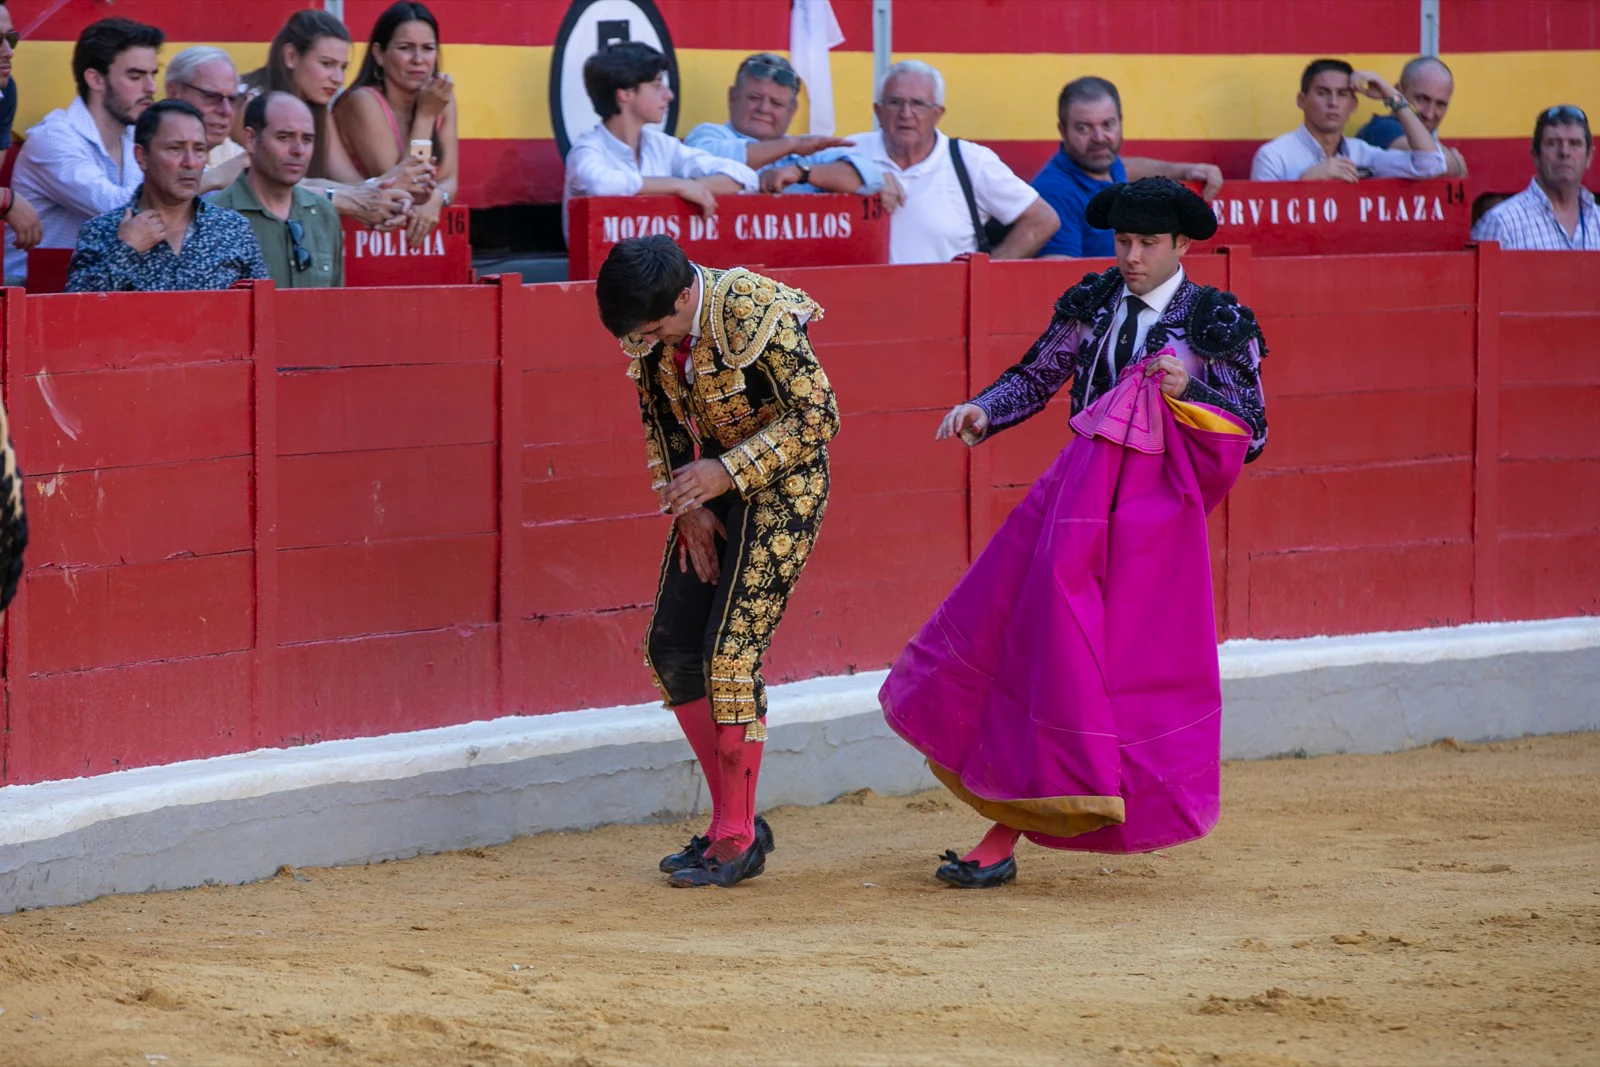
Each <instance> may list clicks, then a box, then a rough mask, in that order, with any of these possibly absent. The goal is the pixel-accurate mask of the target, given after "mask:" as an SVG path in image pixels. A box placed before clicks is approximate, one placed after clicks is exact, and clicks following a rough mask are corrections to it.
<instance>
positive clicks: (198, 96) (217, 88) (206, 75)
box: [166, 44, 245, 193]
mask: <svg viewBox="0 0 1600 1067" xmlns="http://www.w3.org/2000/svg"><path fill="white" fill-rule="evenodd" d="M166 86H167V98H168V99H169V100H186V101H188V102H189V103H191V104H193V105H194V106H195V107H197V108H199V109H200V114H202V115H204V116H205V119H206V173H205V176H204V177H203V178H202V179H201V180H200V184H201V192H202V193H209V192H211V191H212V190H215V189H222V188H224V187H226V186H227V185H228V184H229V183H230V182H232V181H233V179H235V178H237V177H238V176H239V174H240V172H242V171H243V170H244V168H245V159H244V149H243V148H241V147H240V146H239V144H238V143H237V142H235V141H234V140H233V138H232V137H231V136H230V131H232V129H233V114H234V110H235V108H236V105H237V103H238V99H239V71H238V68H236V67H235V66H234V65H233V60H232V59H231V58H230V57H229V56H228V53H227V52H224V51H223V50H222V49H220V48H216V47H214V46H212V45H208V44H197V45H195V46H193V47H192V48H185V49H184V50H183V51H181V52H179V53H178V54H177V55H175V56H173V57H172V61H171V62H170V63H168V64H167V70H166Z"/></svg>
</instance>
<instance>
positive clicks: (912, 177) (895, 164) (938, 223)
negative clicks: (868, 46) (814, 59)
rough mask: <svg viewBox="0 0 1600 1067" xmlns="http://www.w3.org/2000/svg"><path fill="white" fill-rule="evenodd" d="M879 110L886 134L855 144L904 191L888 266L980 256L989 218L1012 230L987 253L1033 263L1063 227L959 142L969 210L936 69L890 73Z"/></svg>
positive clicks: (906, 63)
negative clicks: (943, 125)
mask: <svg viewBox="0 0 1600 1067" xmlns="http://www.w3.org/2000/svg"><path fill="white" fill-rule="evenodd" d="M874 110H875V111H876V112H877V116H878V125H879V126H880V127H881V129H880V130H879V131H878V132H876V133H861V134H856V135H855V136H854V137H851V138H850V140H851V141H854V142H855V151H856V152H858V153H860V154H861V155H864V156H866V157H867V158H868V159H870V160H872V162H874V163H876V164H878V165H879V166H880V167H882V168H883V169H884V170H885V171H886V172H887V173H889V174H892V175H894V176H895V178H897V179H898V180H899V182H900V185H901V187H902V188H903V189H904V190H905V203H904V204H903V205H901V207H900V208H899V209H898V210H897V211H895V212H894V214H893V215H892V216H890V221H889V262H890V263H945V262H948V261H949V260H951V259H954V258H955V257H956V256H958V255H961V254H962V253H963V252H976V251H977V250H978V247H979V245H978V240H979V238H978V227H979V226H981V225H983V224H984V223H987V222H988V221H989V220H991V219H994V220H998V221H999V222H1000V223H1002V224H1004V225H1007V226H1010V227H1011V230H1010V232H1009V233H1007V234H1006V236H1005V237H1004V239H1003V240H1001V241H1000V243H999V244H998V245H996V246H995V247H994V248H992V249H990V253H989V254H990V255H992V256H993V257H994V258H996V259H1028V258H1030V257H1032V256H1033V255H1034V254H1035V253H1036V252H1038V251H1039V249H1041V248H1043V247H1044V243H1045V242H1046V241H1048V240H1049V239H1050V237H1051V235H1052V234H1054V233H1055V232H1056V230H1057V229H1059V228H1060V226H1061V220H1060V219H1059V218H1057V217H1056V213H1055V210H1054V209H1053V208H1051V207H1050V205H1049V204H1047V203H1045V201H1044V200H1043V199H1041V198H1040V196H1039V194H1038V193H1037V192H1036V191H1035V190H1034V188H1033V187H1032V186H1031V185H1029V184H1028V183H1027V182H1025V181H1023V180H1022V179H1021V178H1019V177H1017V176H1016V175H1015V174H1013V173H1012V172H1011V168H1009V167H1007V166H1006V165H1005V164H1004V163H1002V162H1001V161H1000V157H999V156H997V155H995V154H994V152H993V151H992V150H990V149H988V148H985V147H984V146H983V145H980V144H974V143H973V142H971V141H962V142H961V143H960V146H959V151H960V153H961V162H962V164H963V165H964V167H965V169H966V172H967V175H968V177H969V179H970V182H971V185H972V200H973V204H972V207H971V208H969V207H968V204H967V197H966V194H965V193H964V192H963V190H962V188H961V179H960V177H959V176H958V175H957V172H956V167H955V159H954V157H953V156H952V154H951V144H950V138H949V137H946V136H945V135H944V134H943V133H940V132H939V120H940V119H941V118H942V117H943V116H944V77H943V75H941V74H940V73H939V72H938V71H937V70H935V69H934V68H933V67H930V66H929V65H928V64H926V63H923V62H920V61H918V60H915V59H906V60H901V61H900V62H899V63H896V64H894V65H893V66H891V67H890V68H889V70H888V73H887V74H886V75H885V76H884V79H883V83H882V84H881V85H880V86H879V88H878V102H877V103H876V104H875V105H874ZM974 211H976V213H977V215H978V222H977V225H974V221H973V213H974Z"/></svg>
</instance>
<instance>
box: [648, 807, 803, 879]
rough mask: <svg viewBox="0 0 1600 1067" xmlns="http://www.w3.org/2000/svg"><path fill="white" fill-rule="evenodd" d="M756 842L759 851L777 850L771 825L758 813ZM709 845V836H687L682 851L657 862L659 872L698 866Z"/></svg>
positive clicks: (669, 872)
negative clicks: (687, 838) (687, 841)
mask: <svg viewBox="0 0 1600 1067" xmlns="http://www.w3.org/2000/svg"><path fill="white" fill-rule="evenodd" d="M756 843H757V844H759V845H760V846H761V851H762V852H764V853H766V854H768V855H771V854H772V853H774V852H776V851H777V850H778V846H777V845H775V844H773V843H772V827H770V826H768V825H767V820H765V819H763V818H762V817H761V816H759V815H757V816H756ZM710 847H711V838H709V837H691V838H689V843H688V844H687V845H685V846H684V848H683V851H682V852H674V853H673V854H672V855H670V856H663V857H662V859H661V863H660V864H659V866H660V867H661V872H662V873H663V874H671V873H672V872H673V871H682V870H687V869H688V868H690V867H698V866H700V862H701V860H703V859H705V855H706V849H708V848H710Z"/></svg>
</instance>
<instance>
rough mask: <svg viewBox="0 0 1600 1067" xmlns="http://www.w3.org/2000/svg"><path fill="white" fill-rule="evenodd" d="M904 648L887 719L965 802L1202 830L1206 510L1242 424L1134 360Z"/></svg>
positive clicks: (1149, 842) (1046, 825)
mask: <svg viewBox="0 0 1600 1067" xmlns="http://www.w3.org/2000/svg"><path fill="white" fill-rule="evenodd" d="M1072 427H1073V429H1074V430H1075V431H1076V432H1077V434H1078V436H1077V437H1075V438H1074V439H1073V440H1072V441H1071V443H1069V444H1068V445H1067V447H1066V448H1065V449H1063V450H1062V452H1061V455H1060V456H1059V457H1058V458H1057V459H1056V461H1055V463H1054V464H1052V465H1051V467H1050V469H1049V470H1047V471H1046V472H1045V473H1044V474H1043V475H1042V476H1041V477H1040V478H1039V480H1038V481H1037V482H1035V483H1034V485H1033V489H1032V490H1031V491H1030V492H1029V493H1028V496H1027V498H1026V499H1025V500H1023V502H1022V503H1021V504H1019V505H1018V506H1017V508H1016V510H1014V511H1013V512H1012V513H1011V515H1010V516H1009V517H1008V518H1007V519H1006V521H1005V523H1004V525H1002V526H1001V527H1000V530H999V531H998V532H997V533H996V534H995V536H994V539H993V540H992V541H991V542H990V543H989V546H988V547H987V548H985V549H984V551H983V553H982V555H980V556H979V557H978V559H977V561H976V562H975V563H973V565H972V568H971V569H970V570H969V571H968V572H967V573H966V575H965V576H964V577H963V578H962V579H961V581H960V582H959V583H958V584H957V585H956V587H955V589H954V590H953V591H952V592H951V593H950V595H949V597H947V598H946V599H945V602H944V603H943V604H942V605H941V606H940V607H939V609H938V610H937V611H936V612H934V614H933V617H932V618H931V619H929V620H928V622H927V623H926V624H925V625H924V626H923V627H922V630H921V631H920V632H919V633H918V634H917V636H916V637H915V638H913V639H912V641H911V643H910V644H909V645H907V646H906V649H905V651H904V652H902V653H901V654H900V658H899V659H898V660H897V661H896V662H895V665H894V667H893V669H892V670H891V671H890V672H889V678H888V680H887V681H886V682H884V685H883V689H882V691H881V693H880V694H879V699H880V701H881V702H882V704H883V711H884V717H885V718H886V719H887V720H888V722H889V725H890V726H891V727H893V728H894V729H895V731H896V732H897V733H899V734H900V736H901V737H903V738H905V739H906V740H907V741H908V742H910V743H911V744H912V745H913V746H914V747H915V748H916V749H917V750H918V751H920V752H921V753H922V754H923V755H925V756H927V757H928V763H929V766H930V767H931V768H932V769H933V772H934V774H935V775H936V776H937V777H938V778H939V779H940V781H942V782H943V783H944V784H945V785H946V786H947V787H949V788H950V790H951V791H952V792H954V793H955V794H956V795H957V796H958V797H960V798H961V799H962V800H963V801H965V802H966V803H968V804H970V805H971V806H972V807H973V808H975V809H976V810H977V811H979V812H980V813H982V814H983V815H985V816H987V817H988V818H991V819H994V820H995V821H997V822H1002V823H1005V824H1006V825H1008V826H1012V827H1015V828H1016V829H1019V830H1023V831H1025V832H1026V833H1027V835H1028V837H1029V838H1030V839H1031V840H1033V841H1035V842H1036V843H1038V844H1041V845H1046V846H1048V847H1050V848H1061V849H1082V850H1085V851H1093V852H1142V851H1146V850H1149V849H1153V848H1161V847H1164V846H1166V845H1173V844H1177V843H1178V842H1181V841H1188V840H1192V839H1194V838H1197V837H1202V836H1204V835H1205V834H1207V833H1209V832H1210V830H1211V828H1212V827H1213V826H1215V825H1216V822H1217V814H1218V804H1219V795H1218V794H1219V784H1220V783H1219V773H1218V759H1219V755H1220V729H1221V719H1222V684H1221V680H1220V678H1219V675H1218V669H1217V639H1216V622H1215V618H1214V615H1213V607H1212V591H1211V566H1210V559H1209V555H1208V552H1207V548H1206V514H1207V513H1208V512H1209V511H1210V510H1211V509H1212V508H1213V507H1215V506H1216V505H1217V503H1218V502H1220V501H1221V500H1222V498H1223V497H1224V496H1225V495H1226V494H1227V492H1228V490H1229V489H1230V488H1232V486H1233V483H1234V481H1235V479H1237V478H1238V476H1239V471H1240V468H1241V467H1242V466H1243V463H1244V455H1245V451H1246V449H1247V448H1248V446H1249V442H1250V437H1249V431H1248V429H1247V428H1246V427H1245V426H1244V424H1243V423H1242V422H1241V421H1240V420H1239V419H1237V418H1236V417H1235V416H1233V415H1231V414H1228V413H1226V412H1222V411H1219V410H1218V409H1216V408H1212V407H1207V406H1203V405H1197V404H1188V403H1179V402H1177V401H1172V400H1168V399H1167V398H1166V397H1164V396H1163V395H1162V393H1161V391H1160V388H1159V386H1158V385H1157V379H1156V378H1155V377H1146V376H1145V375H1144V373H1143V368H1142V367H1136V368H1132V369H1131V372H1130V373H1129V374H1128V375H1126V376H1125V377H1124V378H1123V379H1122V381H1121V382H1120V383H1119V384H1118V385H1117V386H1116V388H1114V389H1113V390H1112V391H1111V392H1109V393H1107V394H1106V395H1105V396H1104V397H1102V398H1101V399H1100V400H1098V401H1096V402H1095V403H1094V404H1093V405H1091V406H1090V407H1089V408H1087V409H1085V410H1084V411H1083V412H1081V413H1079V414H1078V415H1077V416H1076V417H1075V418H1074V419H1073V420H1072Z"/></svg>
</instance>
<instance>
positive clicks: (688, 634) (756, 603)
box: [595, 237, 839, 887]
mask: <svg viewBox="0 0 1600 1067" xmlns="http://www.w3.org/2000/svg"><path fill="white" fill-rule="evenodd" d="M595 298H596V301H597V302H598V304H599V305H600V321H601V322H602V323H604V324H605V327H606V329H608V330H610V331H611V333H612V335H613V336H615V337H617V338H618V339H619V340H621V342H622V349H623V351H624V352H626V353H627V354H628V355H629V356H630V357H632V362H631V363H630V364H629V367H628V376H629V377H630V378H632V379H633V381H634V384H635V385H636V386H637V387H638V394H639V407H640V411H641V413H642V414H643V417H644V430H645V456H646V458H647V460H648V463H649V467H650V474H651V478H652V481H653V483H654V484H653V486H652V488H654V489H655V491H656V493H657V495H658V496H659V498H660V502H661V509H662V511H664V512H666V513H667V514H669V515H671V516H672V517H673V522H672V528H671V529H670V530H669V531H668V533H667V547H666V555H665V558H664V559H663V560H662V564H661V580H660V585H659V587H658V588H657V591H656V603H655V612H654V614H653V615H652V616H651V619H650V631H649V636H648V637H647V638H646V642H645V657H646V663H647V665H648V666H649V667H650V670H651V673H652V674H653V676H654V678H655V681H656V685H657V687H658V688H659V689H660V690H661V695H662V698H663V700H664V702H665V703H666V705H667V707H669V708H671V709H672V711H673V713H674V714H675V715H676V716H677V718H678V724H679V726H681V727H682V729H683V732H684V735H685V736H686V737H687V738H688V740H689V745H690V747H691V748H692V749H693V750H694V754H695V758H696V759H698V760H699V762H700V767H701V770H702V771H703V772H704V773H705V778H706V786H707V788H708V790H709V792H710V793H711V808H712V816H711V826H710V829H708V830H707V831H706V833H705V834H704V835H699V836H696V837H694V838H693V839H692V840H691V841H690V842H689V845H688V847H687V848H685V849H684V850H683V851H682V852H678V853H675V854H674V855H671V856H668V857H666V858H665V859H663V860H662V861H661V864H660V867H661V870H662V871H664V872H666V873H667V874H669V875H670V876H671V877H670V879H669V880H670V883H671V884H672V885H675V886H684V887H693V886H709V885H716V886H723V887H728V886H732V885H735V884H737V883H738V882H740V881H743V880H744V879H746V878H753V877H755V876H756V875H758V874H760V873H761V872H762V871H763V870H764V869H765V868H766V861H767V859H766V858H767V853H769V852H771V851H772V831H771V830H770V829H769V828H768V827H767V826H766V823H765V820H761V819H757V818H756V816H755V793H756V778H757V776H758V775H759V773H760V770H761V752H762V742H764V741H765V740H766V739H767V731H766V726H765V724H764V722H763V720H764V719H765V718H766V713H767V704H766V699H767V698H766V687H765V686H764V685H763V683H762V680H761V659H762V657H763V656H764V655H765V654H766V651H767V646H768V645H770V644H771V643H772V634H773V631H774V630H775V629H776V628H777V626H778V621H779V620H780V619H781V618H782V617H783V609H784V607H785V605H786V604H787V603H788V599H789V594H790V593H791V592H792V591H793V590H794V586H795V583H796V582H797V581H799V579H800V571H801V570H802V569H803V568H804V567H805V563H806V560H807V559H808V558H809V557H810V555H811V549H812V546H813V545H815V543H816V537H817V529H818V528H819V527H820V526H821V525H822V516H823V513H824V512H825V511H826V510H827V506H828V449H827V443H828V441H830V440H831V439H832V438H833V435H834V434H835V433H836V432H838V429H839V409H838V406H837V405H836V404H835V403H834V399H833V389H832V388H831V387H830V386H829V384H828V376H827V375H826V374H824V373H823V371H822V367H821V366H820V365H819V364H818V363H817V357H816V355H815V354H814V353H813V352H812V351H811V343H810V341H809V340H808V339H807V337H806V323H807V322H808V321H810V320H812V319H817V318H821V317H822V309H821V308H820V307H818V306H817V303H816V301H814V300H812V299H811V298H810V297H809V296H807V295H806V294H805V293H803V292H801V291H800V290H798V289H791V288H789V287H788V286H787V285H782V284H779V283H778V282H775V281H773V280H772V279H770V278H763V277H762V276H761V275H759V274H753V273H751V272H750V271H748V270H745V269H743V268H741V267H735V268H733V269H732V270H725V271H723V270H711V269H709V268H706V267H700V266H696V265H695V264H693V263H690V262H689V259H688V257H687V256H685V255H684V254H683V250H682V249H680V248H679V247H678V246H677V245H675V244H673V243H672V241H671V239H670V238H667V237H641V238H636V239H633V240H628V241H622V242H619V243H618V244H617V246H616V247H615V248H613V249H612V250H611V253H610V255H608V256H607V257H606V261H605V264H604V265H603V266H601V268H600V273H599V277H598V278H596V280H595ZM697 454H698V458H696V457H697Z"/></svg>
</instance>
